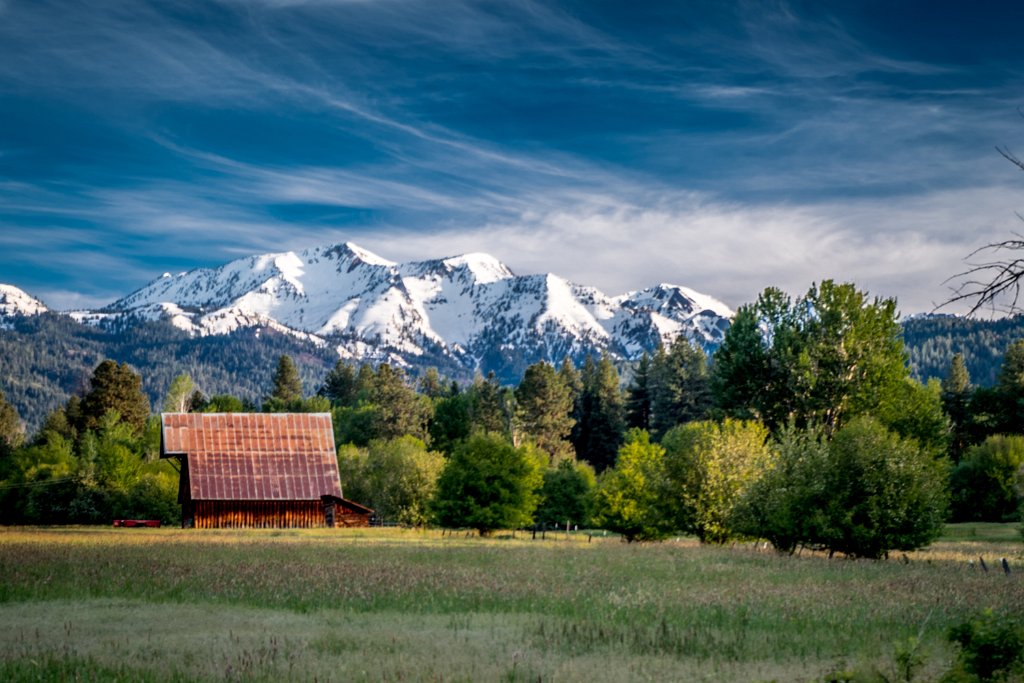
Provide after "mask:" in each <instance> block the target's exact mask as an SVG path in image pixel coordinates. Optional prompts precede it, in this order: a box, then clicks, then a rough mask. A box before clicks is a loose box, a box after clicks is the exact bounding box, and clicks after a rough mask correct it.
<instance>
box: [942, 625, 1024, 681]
mask: <svg viewBox="0 0 1024 683" xmlns="http://www.w3.org/2000/svg"><path fill="white" fill-rule="evenodd" d="M949 640H950V641H951V642H954V643H956V644H957V645H959V646H960V651H959V652H958V653H957V662H956V665H955V666H954V668H953V669H952V670H951V671H950V672H949V673H948V674H947V675H946V676H945V678H944V679H943V680H945V681H957V682H959V681H999V680H1005V679H1006V677H1007V676H1009V675H1010V674H1012V673H1020V672H1022V671H1024V624H1022V623H1021V620H1020V616H1019V615H1017V616H1013V617H1011V616H1007V615H1004V616H999V615H997V614H996V613H995V612H993V611H992V610H985V611H984V612H982V613H981V614H980V615H979V616H977V617H975V618H974V619H969V620H968V621H965V622H963V623H961V624H958V625H956V626H954V627H953V628H951V629H950V631H949Z"/></svg>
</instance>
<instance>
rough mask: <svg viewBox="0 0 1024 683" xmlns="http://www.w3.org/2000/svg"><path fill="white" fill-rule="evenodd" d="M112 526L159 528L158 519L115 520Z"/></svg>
mask: <svg viewBox="0 0 1024 683" xmlns="http://www.w3.org/2000/svg"><path fill="white" fill-rule="evenodd" d="M114 526H132V527H135V526H149V527H157V526H160V520H159V519H115V520H114Z"/></svg>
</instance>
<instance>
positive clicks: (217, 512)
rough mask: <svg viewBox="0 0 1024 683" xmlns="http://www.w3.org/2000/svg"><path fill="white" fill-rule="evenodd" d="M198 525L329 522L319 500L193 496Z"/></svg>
mask: <svg viewBox="0 0 1024 683" xmlns="http://www.w3.org/2000/svg"><path fill="white" fill-rule="evenodd" d="M192 513H193V516H192V520H193V522H192V523H193V525H194V526H195V528H197V529H232V528H236V529H237V528H250V529H298V528H303V529H305V528H312V527H323V526H326V524H325V518H324V506H323V504H322V503H321V502H320V501H319V500H268V501H261V500H194V501H192Z"/></svg>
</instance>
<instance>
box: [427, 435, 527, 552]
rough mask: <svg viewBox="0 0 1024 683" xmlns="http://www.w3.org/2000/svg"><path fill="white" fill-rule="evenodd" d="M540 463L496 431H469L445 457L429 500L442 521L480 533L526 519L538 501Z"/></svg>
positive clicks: (513, 526)
mask: <svg viewBox="0 0 1024 683" xmlns="http://www.w3.org/2000/svg"><path fill="white" fill-rule="evenodd" d="M542 469H543V468H542V463H541V462H540V461H539V459H538V458H537V457H535V456H533V455H531V454H530V451H529V450H528V449H526V448H516V447H515V446H513V445H512V444H510V443H509V442H508V441H506V440H505V439H504V438H502V437H501V436H498V435H496V434H474V435H472V436H470V437H469V438H468V439H467V440H465V441H464V442H462V443H461V444H459V445H458V446H457V447H456V448H455V451H454V452H453V453H452V455H451V457H449V458H448V460H447V461H446V462H445V465H444V469H443V470H442V471H441V476H440V478H439V479H438V482H437V491H436V492H435V494H434V498H433V501H432V503H431V511H432V513H433V519H434V520H435V521H436V522H437V523H438V524H441V525H442V526H448V527H469V528H472V529H476V530H477V531H479V532H480V535H481V536H486V535H488V534H490V533H491V532H492V531H494V530H496V529H516V528H520V527H524V526H527V525H529V524H530V523H531V522H532V520H533V513H534V510H536V509H537V504H538V503H539V500H540V498H539V495H538V491H539V489H540V487H541V484H542V474H541V472H542Z"/></svg>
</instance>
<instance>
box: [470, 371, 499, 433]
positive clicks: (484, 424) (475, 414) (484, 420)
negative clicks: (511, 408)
mask: <svg viewBox="0 0 1024 683" xmlns="http://www.w3.org/2000/svg"><path fill="white" fill-rule="evenodd" d="M466 394H467V397H468V403H469V405H468V408H469V419H470V431H473V432H483V433H492V434H503V435H505V436H510V434H509V429H508V420H507V418H506V415H505V404H504V401H503V399H502V391H501V386H500V385H499V384H498V379H497V377H495V375H494V373H493V372H489V373H487V379H484V378H483V377H482V376H481V375H477V376H476V377H475V378H474V379H473V384H472V385H471V386H470V387H469V389H468V390H467V391H466Z"/></svg>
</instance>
